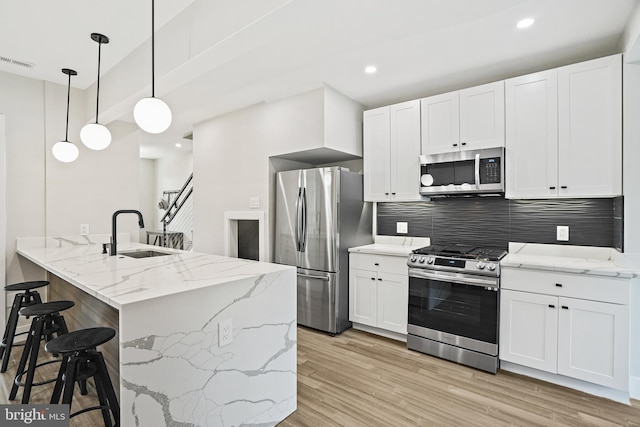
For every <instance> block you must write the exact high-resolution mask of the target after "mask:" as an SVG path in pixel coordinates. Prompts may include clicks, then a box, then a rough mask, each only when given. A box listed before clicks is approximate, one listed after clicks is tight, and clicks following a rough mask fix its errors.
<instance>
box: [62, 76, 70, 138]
mask: <svg viewBox="0 0 640 427" xmlns="http://www.w3.org/2000/svg"><path fill="white" fill-rule="evenodd" d="M70 100H71V73H69V84H68V85H67V127H66V129H65V132H64V140H65V142H69V101H70Z"/></svg>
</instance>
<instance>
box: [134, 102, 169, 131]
mask: <svg viewBox="0 0 640 427" xmlns="http://www.w3.org/2000/svg"><path fill="white" fill-rule="evenodd" d="M133 118H134V119H135V121H136V123H137V124H138V126H140V129H142V130H143V131H145V132H149V133H162V132H164V131H165V130H167V129H168V128H169V126H170V125H171V118H172V117H171V109H170V108H169V106H168V105H167V103H166V102H164V101H163V100H162V99H160V98H155V97H150V98H142V99H141V100H140V101H138V102H137V103H136V106H135V107H134V109H133Z"/></svg>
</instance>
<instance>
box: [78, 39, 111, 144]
mask: <svg viewBox="0 0 640 427" xmlns="http://www.w3.org/2000/svg"><path fill="white" fill-rule="evenodd" d="M91 40H93V41H95V42H97V43H98V80H97V84H96V122H95V123H88V124H86V125H84V127H83V128H82V129H81V130H80V139H81V140H82V143H83V144H84V145H86V146H87V148H90V149H92V150H104V149H105V148H107V147H108V146H109V144H111V132H109V129H107V128H106V126H104V125H101V124H100V123H98V107H99V106H100V51H101V47H102V44H103V43H104V44H106V43H109V37H107V36H105V35H102V34H98V33H91Z"/></svg>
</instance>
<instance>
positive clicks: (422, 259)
mask: <svg viewBox="0 0 640 427" xmlns="http://www.w3.org/2000/svg"><path fill="white" fill-rule="evenodd" d="M418 262H419V263H420V264H424V257H423V256H421V257H420V259H419V260H418Z"/></svg>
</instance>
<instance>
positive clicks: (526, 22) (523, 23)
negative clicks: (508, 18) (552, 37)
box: [517, 18, 535, 30]
mask: <svg viewBox="0 0 640 427" xmlns="http://www.w3.org/2000/svg"><path fill="white" fill-rule="evenodd" d="M534 22H535V19H533V18H525V19H521V20H520V21H518V25H517V27H518V28H520V29H521V30H522V29H523V28H528V27H530V26H532V25H533V23H534Z"/></svg>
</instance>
